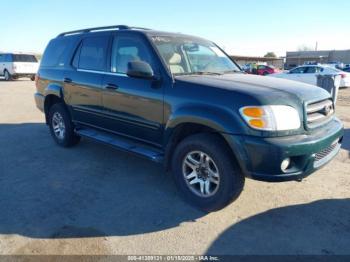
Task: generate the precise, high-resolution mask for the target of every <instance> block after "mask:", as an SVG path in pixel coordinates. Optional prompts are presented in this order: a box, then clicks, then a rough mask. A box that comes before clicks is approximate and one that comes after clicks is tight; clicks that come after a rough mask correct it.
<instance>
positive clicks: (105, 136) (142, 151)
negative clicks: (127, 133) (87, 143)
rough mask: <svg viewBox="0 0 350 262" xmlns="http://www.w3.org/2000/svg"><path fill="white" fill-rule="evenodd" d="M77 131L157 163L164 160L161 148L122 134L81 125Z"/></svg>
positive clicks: (84, 135) (83, 135)
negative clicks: (133, 139) (144, 143)
mask: <svg viewBox="0 0 350 262" xmlns="http://www.w3.org/2000/svg"><path fill="white" fill-rule="evenodd" d="M75 132H76V133H77V134H78V135H79V136H82V137H85V138H88V139H92V140H95V141H97V142H100V143H103V144H107V145H110V146H113V147H115V148H117V149H119V150H122V151H125V152H129V153H133V154H136V155H139V156H141V157H145V158H147V159H149V160H152V161H154V162H157V163H161V162H163V159H164V154H163V152H162V151H161V150H160V149H157V148H154V147H152V146H147V145H143V144H141V143H138V142H135V141H132V140H131V139H128V138H124V137H122V136H118V135H114V134H110V133H107V132H104V131H99V130H95V129H92V128H86V127H83V128H81V127H79V128H78V129H76V130H75Z"/></svg>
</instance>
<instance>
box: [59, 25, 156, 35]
mask: <svg viewBox="0 0 350 262" xmlns="http://www.w3.org/2000/svg"><path fill="white" fill-rule="evenodd" d="M129 29H141V30H150V29H149V28H143V27H130V26H127V25H112V26H102V27H93V28H86V29H80V30H74V31H69V32H64V33H61V34H59V35H58V36H57V37H61V36H66V35H75V34H84V33H90V32H93V31H103V30H129Z"/></svg>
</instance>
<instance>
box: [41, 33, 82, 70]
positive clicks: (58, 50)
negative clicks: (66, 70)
mask: <svg viewBox="0 0 350 262" xmlns="http://www.w3.org/2000/svg"><path fill="white" fill-rule="evenodd" d="M74 44H75V41H74V40H73V39H72V38H68V37H62V38H56V39H54V40H52V41H51V42H50V43H49V45H48V46H47V48H46V50H45V52H44V55H43V58H42V60H41V66H43V67H56V66H62V67H63V66H64V65H65V62H66V60H67V55H68V54H69V53H70V51H71V50H72V48H74V47H73V46H74Z"/></svg>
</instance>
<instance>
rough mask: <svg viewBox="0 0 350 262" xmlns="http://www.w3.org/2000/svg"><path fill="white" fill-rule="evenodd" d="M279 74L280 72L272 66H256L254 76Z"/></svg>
mask: <svg viewBox="0 0 350 262" xmlns="http://www.w3.org/2000/svg"><path fill="white" fill-rule="evenodd" d="M279 72H280V70H278V69H277V68H275V67H274V66H268V65H258V67H257V71H256V74H257V75H262V76H266V75H270V74H276V73H279Z"/></svg>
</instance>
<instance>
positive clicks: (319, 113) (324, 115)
mask: <svg viewBox="0 0 350 262" xmlns="http://www.w3.org/2000/svg"><path fill="white" fill-rule="evenodd" d="M306 114H307V126H308V127H310V128H313V127H316V126H319V125H321V124H323V123H325V122H326V121H327V120H329V119H330V118H331V117H332V116H333V114H334V105H333V101H332V100H330V99H327V100H322V101H318V102H316V103H312V104H308V105H307V107H306Z"/></svg>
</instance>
